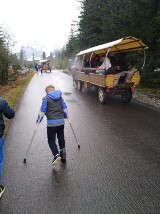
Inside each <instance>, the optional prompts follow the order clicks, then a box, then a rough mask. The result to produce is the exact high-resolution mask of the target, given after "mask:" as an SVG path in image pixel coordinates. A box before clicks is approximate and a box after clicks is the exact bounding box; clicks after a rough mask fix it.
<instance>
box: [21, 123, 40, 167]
mask: <svg viewBox="0 0 160 214" xmlns="http://www.w3.org/2000/svg"><path fill="white" fill-rule="evenodd" d="M38 125H39V122H38V123H37V125H36V129H35V130H34V133H33V136H32V138H31V142H30V144H29V146H28V149H27V152H26V155H25V158H24V160H23V163H26V160H27V157H28V153H29V150H30V148H31V145H32V143H33V140H34V137H35V135H36V132H37V129H38Z"/></svg>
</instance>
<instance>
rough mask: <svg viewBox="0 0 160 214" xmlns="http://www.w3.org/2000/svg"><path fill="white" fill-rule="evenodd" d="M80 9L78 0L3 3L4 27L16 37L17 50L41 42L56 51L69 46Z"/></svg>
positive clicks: (0, 17) (0, 15)
mask: <svg viewBox="0 0 160 214" xmlns="http://www.w3.org/2000/svg"><path fill="white" fill-rule="evenodd" d="M78 6H79V3H78V2H77V0H2V1H1V12H0V24H1V25H2V26H5V27H7V28H8V29H9V31H10V32H11V33H13V35H15V40H16V41H17V42H18V44H17V46H16V47H18V48H19V47H21V45H24V46H26V45H27V44H28V43H31V44H32V43H33V42H35V41H37V43H38V44H40V45H41V46H46V52H47V51H52V50H53V47H54V46H63V45H64V44H65V43H66V41H67V38H68V36H69V32H70V29H71V23H72V20H78V15H79V11H78Z"/></svg>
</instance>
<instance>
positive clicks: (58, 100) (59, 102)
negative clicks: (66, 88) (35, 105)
mask: <svg viewBox="0 0 160 214" xmlns="http://www.w3.org/2000/svg"><path fill="white" fill-rule="evenodd" d="M40 112H43V113H45V114H46V117H47V126H49V127H53V126H60V125H64V118H66V117H67V115H66V114H67V105H66V103H65V102H64V100H63V98H62V92H61V91H59V90H53V91H50V92H49V93H47V95H46V96H45V97H44V98H43V100H42V105H41V109H40Z"/></svg>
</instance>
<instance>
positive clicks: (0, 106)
mask: <svg viewBox="0 0 160 214" xmlns="http://www.w3.org/2000/svg"><path fill="white" fill-rule="evenodd" d="M14 115H15V112H14V110H13V109H12V108H11V107H10V106H9V105H8V103H7V101H6V100H5V99H3V98H2V97H0V198H1V197H2V195H3V193H4V190H5V187H4V186H3V185H2V184H1V182H2V166H3V147H4V129H5V124H4V119H3V116H5V117H6V118H7V119H12V118H13V117H14Z"/></svg>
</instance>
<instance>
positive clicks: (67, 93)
mask: <svg viewBox="0 0 160 214" xmlns="http://www.w3.org/2000/svg"><path fill="white" fill-rule="evenodd" d="M63 94H64V95H71V94H72V93H71V92H63Z"/></svg>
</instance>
